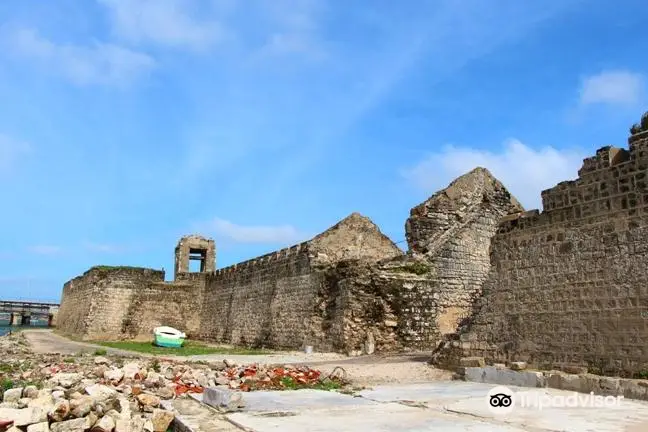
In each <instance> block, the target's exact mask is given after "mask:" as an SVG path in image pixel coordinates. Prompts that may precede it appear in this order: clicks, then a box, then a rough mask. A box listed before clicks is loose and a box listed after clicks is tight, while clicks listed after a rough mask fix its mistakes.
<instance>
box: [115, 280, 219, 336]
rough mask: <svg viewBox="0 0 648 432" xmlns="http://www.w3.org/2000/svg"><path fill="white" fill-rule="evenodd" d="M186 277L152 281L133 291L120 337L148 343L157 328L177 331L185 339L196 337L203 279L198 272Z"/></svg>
mask: <svg viewBox="0 0 648 432" xmlns="http://www.w3.org/2000/svg"><path fill="white" fill-rule="evenodd" d="M188 275H191V276H188ZM188 275H187V277H185V278H184V280H183V281H181V282H178V281H175V282H153V283H151V284H148V285H143V286H141V287H139V288H138V289H137V290H135V291H133V292H132V295H131V298H130V304H129V305H128V310H127V312H126V314H125V319H124V321H123V322H122V337H127V338H129V339H141V340H150V339H151V334H152V332H153V329H154V328H155V327H159V326H170V327H174V328H177V329H180V330H182V331H183V332H185V333H186V334H187V337H189V338H194V337H198V336H199V335H200V333H201V332H202V326H201V322H200V320H201V311H202V307H203V299H204V297H203V292H204V288H205V279H206V278H205V274H201V273H192V274H188Z"/></svg>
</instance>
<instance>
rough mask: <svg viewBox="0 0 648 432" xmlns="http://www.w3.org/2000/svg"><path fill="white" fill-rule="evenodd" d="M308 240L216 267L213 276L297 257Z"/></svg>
mask: <svg viewBox="0 0 648 432" xmlns="http://www.w3.org/2000/svg"><path fill="white" fill-rule="evenodd" d="M309 243H310V242H309V241H305V242H302V243H299V244H296V245H293V246H290V247H287V248H283V249H279V250H277V251H273V252H270V253H267V254H265V255H261V256H258V257H256V258H252V259H249V260H247V261H242V262H240V263H236V264H233V265H231V266H228V267H224V268H222V269H218V270H216V271H215V272H214V273H213V276H214V277H216V278H223V277H227V276H228V275H234V274H236V273H239V272H242V271H244V272H250V271H252V270H254V269H255V268H261V267H264V266H266V265H267V264H269V263H272V262H278V261H282V260H286V259H290V258H297V257H298V256H300V255H302V254H304V253H306V252H308V245H309Z"/></svg>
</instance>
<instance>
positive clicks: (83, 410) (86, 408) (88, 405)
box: [70, 396, 94, 418]
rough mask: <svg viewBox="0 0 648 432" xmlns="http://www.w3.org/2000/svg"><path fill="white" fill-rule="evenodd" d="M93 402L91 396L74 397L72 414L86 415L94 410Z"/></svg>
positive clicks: (71, 406)
mask: <svg viewBox="0 0 648 432" xmlns="http://www.w3.org/2000/svg"><path fill="white" fill-rule="evenodd" d="M93 403H94V400H93V399H92V397H89V396H84V397H82V398H79V399H72V400H71V401H70V414H71V415H72V416H73V417H76V418H80V417H85V416H86V415H88V413H89V412H90V411H91V410H92V405H93Z"/></svg>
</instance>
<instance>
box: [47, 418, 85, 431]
mask: <svg viewBox="0 0 648 432" xmlns="http://www.w3.org/2000/svg"><path fill="white" fill-rule="evenodd" d="M88 423H89V422H88V420H87V418H79V419H73V420H66V421H63V422H58V423H52V424H51V425H50V431H51V432H84V431H85V430H86V429H90V427H91V426H92V425H91V424H88Z"/></svg>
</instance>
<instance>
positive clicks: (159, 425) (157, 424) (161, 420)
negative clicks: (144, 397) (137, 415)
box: [151, 409, 175, 432]
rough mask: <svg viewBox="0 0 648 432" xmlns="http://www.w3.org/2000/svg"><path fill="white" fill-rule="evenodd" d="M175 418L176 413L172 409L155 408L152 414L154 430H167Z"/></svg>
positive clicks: (164, 431)
mask: <svg viewBox="0 0 648 432" xmlns="http://www.w3.org/2000/svg"><path fill="white" fill-rule="evenodd" d="M174 418H175V414H173V413H172V412H171V411H167V410H163V409H154V410H153V415H152V416H151V422H152V423H153V430H154V432H166V430H167V428H168V427H169V425H170V424H171V422H172V421H173V419H174Z"/></svg>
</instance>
